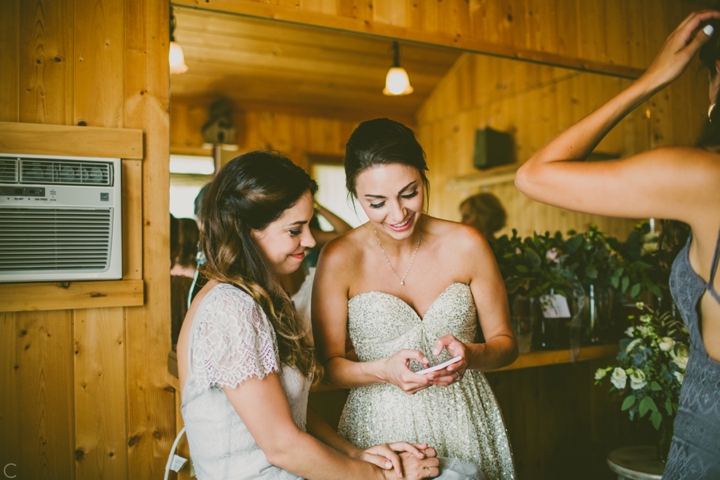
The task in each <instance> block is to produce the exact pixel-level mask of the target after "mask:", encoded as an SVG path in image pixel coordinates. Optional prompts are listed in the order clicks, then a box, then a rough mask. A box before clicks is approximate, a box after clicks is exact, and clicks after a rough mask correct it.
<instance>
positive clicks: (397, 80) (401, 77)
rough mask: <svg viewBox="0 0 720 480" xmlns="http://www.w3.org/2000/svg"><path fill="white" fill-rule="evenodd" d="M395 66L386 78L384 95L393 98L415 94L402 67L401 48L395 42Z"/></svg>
mask: <svg viewBox="0 0 720 480" xmlns="http://www.w3.org/2000/svg"><path fill="white" fill-rule="evenodd" d="M392 48H393V66H392V67H391V68H390V70H388V72H387V75H386V76H385V89H384V90H383V94H385V95H391V96H399V95H408V94H410V93H412V92H413V87H412V86H411V85H410V78H408V74H407V72H406V71H405V69H404V68H402V67H401V66H400V46H399V45H398V42H393V46H392Z"/></svg>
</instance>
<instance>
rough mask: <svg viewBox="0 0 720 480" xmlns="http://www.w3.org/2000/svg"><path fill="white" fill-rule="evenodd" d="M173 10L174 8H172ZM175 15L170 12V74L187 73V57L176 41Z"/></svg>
mask: <svg viewBox="0 0 720 480" xmlns="http://www.w3.org/2000/svg"><path fill="white" fill-rule="evenodd" d="M171 8H172V7H171ZM175 25H176V22H175V14H173V13H172V9H171V10H170V55H169V56H170V73H185V72H187V69H188V67H187V65H185V55H184V54H183V51H182V47H181V46H180V44H179V43H177V42H176V41H175Z"/></svg>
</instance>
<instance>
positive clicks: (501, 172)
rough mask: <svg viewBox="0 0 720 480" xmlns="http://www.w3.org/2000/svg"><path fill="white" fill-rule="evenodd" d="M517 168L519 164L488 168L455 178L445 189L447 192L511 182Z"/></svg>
mask: <svg viewBox="0 0 720 480" xmlns="http://www.w3.org/2000/svg"><path fill="white" fill-rule="evenodd" d="M518 168H520V164H518V163H513V164H511V165H503V166H501V167H495V168H490V169H488V170H485V171H483V172H478V173H474V174H472V175H463V176H461V177H455V178H453V179H451V180H450V181H449V182H448V183H447V185H446V188H447V189H448V190H464V189H469V188H475V187H483V186H487V185H494V184H497V183H505V182H512V181H513V180H514V179H515V172H517V169H518Z"/></svg>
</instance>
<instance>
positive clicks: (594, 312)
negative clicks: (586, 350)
mask: <svg viewBox="0 0 720 480" xmlns="http://www.w3.org/2000/svg"><path fill="white" fill-rule="evenodd" d="M585 300H586V301H585V307H584V308H583V313H582V336H581V342H582V344H583V345H602V344H605V343H608V342H611V341H612V334H611V331H612V313H613V292H612V290H611V289H610V288H609V287H598V286H597V285H596V284H594V283H591V284H590V285H588V286H587V297H586V299H585Z"/></svg>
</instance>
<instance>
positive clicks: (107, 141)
mask: <svg viewBox="0 0 720 480" xmlns="http://www.w3.org/2000/svg"><path fill="white" fill-rule="evenodd" d="M142 147H143V132H142V130H133V129H120V128H96V127H75V126H67V125H46V124H40V123H16V122H0V148H1V149H2V151H3V152H7V153H21V154H35V155H70V156H73V155H78V156H84V157H108V156H109V157H118V158H134V159H140V158H142V156H143V148H142Z"/></svg>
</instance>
